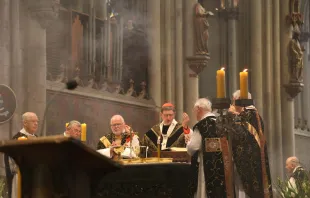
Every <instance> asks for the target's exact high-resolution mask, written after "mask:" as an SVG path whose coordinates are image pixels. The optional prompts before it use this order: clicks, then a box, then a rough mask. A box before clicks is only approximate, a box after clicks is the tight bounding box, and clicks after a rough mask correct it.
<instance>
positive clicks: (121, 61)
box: [119, 17, 124, 82]
mask: <svg viewBox="0 0 310 198" xmlns="http://www.w3.org/2000/svg"><path fill="white" fill-rule="evenodd" d="M119 24H120V33H119V34H120V37H119V49H120V52H119V80H120V82H121V81H122V79H123V44H124V19H123V17H121V18H120V21H119Z"/></svg>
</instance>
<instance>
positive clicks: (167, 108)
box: [143, 103, 191, 152]
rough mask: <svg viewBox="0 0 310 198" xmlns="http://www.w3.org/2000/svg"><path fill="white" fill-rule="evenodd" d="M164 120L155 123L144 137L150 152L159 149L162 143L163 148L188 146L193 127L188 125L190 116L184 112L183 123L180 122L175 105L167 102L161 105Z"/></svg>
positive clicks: (144, 143) (145, 144) (144, 142)
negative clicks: (176, 116) (176, 117)
mask: <svg viewBox="0 0 310 198" xmlns="http://www.w3.org/2000/svg"><path fill="white" fill-rule="evenodd" d="M160 114H161V118H162V120H163V121H162V122H161V123H159V124H157V125H154V126H153V127H152V128H151V129H150V130H149V131H148V132H146V134H145V135H144V138H143V146H148V147H149V151H150V152H154V151H156V150H157V143H160V147H161V150H165V149H167V148H171V147H183V148H185V147H186V142H187V140H188V139H189V138H190V134H191V129H190V128H189V127H188V122H189V117H188V115H187V114H186V113H183V121H182V123H178V122H177V121H176V120H175V119H174V117H175V107H174V105H173V104H171V103H165V104H164V105H163V106H162V107H161V113H160Z"/></svg>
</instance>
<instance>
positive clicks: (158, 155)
mask: <svg viewBox="0 0 310 198" xmlns="http://www.w3.org/2000/svg"><path fill="white" fill-rule="evenodd" d="M157 158H158V160H159V158H160V136H158V139H157Z"/></svg>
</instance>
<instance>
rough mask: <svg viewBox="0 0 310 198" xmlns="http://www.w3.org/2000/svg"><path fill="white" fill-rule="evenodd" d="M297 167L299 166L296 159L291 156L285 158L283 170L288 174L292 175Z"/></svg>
mask: <svg viewBox="0 0 310 198" xmlns="http://www.w3.org/2000/svg"><path fill="white" fill-rule="evenodd" d="M298 166H300V162H299V159H298V158H297V157H295V156H292V157H289V158H287V160H286V164H285V168H286V170H287V172H288V173H293V171H294V169H295V168H296V167H298Z"/></svg>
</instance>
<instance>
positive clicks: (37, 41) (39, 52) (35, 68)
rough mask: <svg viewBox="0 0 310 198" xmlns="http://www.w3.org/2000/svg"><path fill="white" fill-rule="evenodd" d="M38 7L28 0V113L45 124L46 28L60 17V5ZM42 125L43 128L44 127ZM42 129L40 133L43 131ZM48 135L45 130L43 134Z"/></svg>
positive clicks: (50, 3) (41, 5)
mask: <svg viewBox="0 0 310 198" xmlns="http://www.w3.org/2000/svg"><path fill="white" fill-rule="evenodd" d="M40 3H41V4H39V5H40V6H38V5H37V1H36V0H27V1H26V2H25V5H28V10H29V12H28V26H27V33H26V42H27V44H26V46H25V48H26V52H25V54H26V56H27V62H26V64H27V67H28V68H27V74H26V75H27V79H26V84H27V111H33V112H35V113H36V114H37V115H38V117H39V119H40V120H41V121H42V122H44V121H43V120H42V119H43V115H44V111H45V107H46V28H47V26H48V25H49V23H50V22H51V21H52V20H54V19H55V18H56V17H57V16H58V9H54V8H57V7H58V8H59V3H58V4H57V1H50V0H44V1H41V2H40ZM42 122H41V123H40V125H41V127H42V126H43V125H44V124H43V123H42ZM41 127H40V131H41V130H42V129H41ZM39 135H46V133H45V130H43V134H39Z"/></svg>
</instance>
